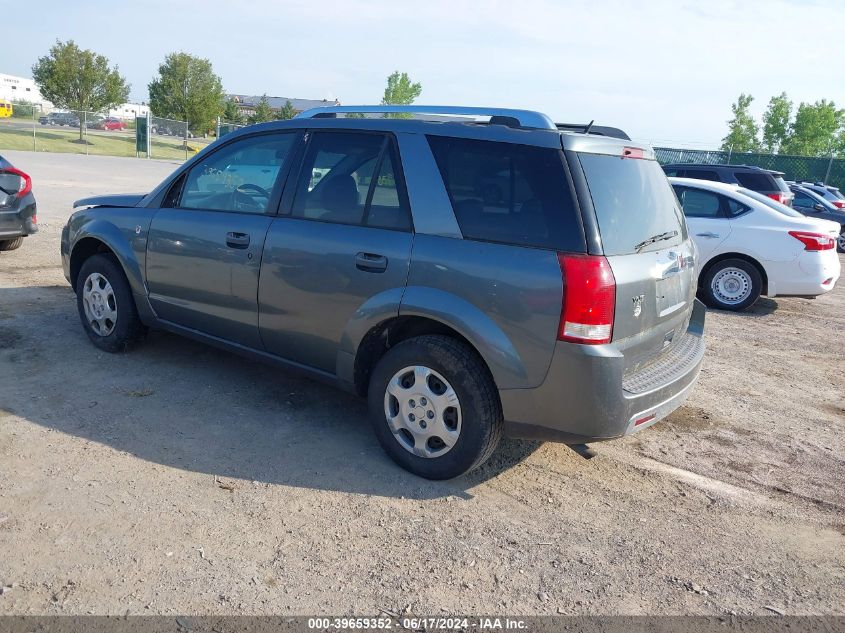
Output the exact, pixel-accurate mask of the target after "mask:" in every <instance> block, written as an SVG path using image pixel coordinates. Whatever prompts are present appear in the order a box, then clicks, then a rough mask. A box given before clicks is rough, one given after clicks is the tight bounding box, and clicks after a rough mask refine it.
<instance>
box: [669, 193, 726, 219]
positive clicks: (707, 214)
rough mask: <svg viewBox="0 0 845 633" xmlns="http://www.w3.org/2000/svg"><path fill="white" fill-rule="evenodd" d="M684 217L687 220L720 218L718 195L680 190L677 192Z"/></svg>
mask: <svg viewBox="0 0 845 633" xmlns="http://www.w3.org/2000/svg"><path fill="white" fill-rule="evenodd" d="M678 197H679V198H680V199H681V205H682V208H683V210H684V215H685V216H687V217H688V218H720V217H722V212H721V203H720V200H719V195H718V194H715V193H712V192H710V191H702V190H701V189H682V190H681V191H680V192H679V196H678Z"/></svg>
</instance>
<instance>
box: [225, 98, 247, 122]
mask: <svg viewBox="0 0 845 633" xmlns="http://www.w3.org/2000/svg"><path fill="white" fill-rule="evenodd" d="M222 117H223V120H224V121H226V122H227V123H237V124H241V123H243V121H244V115H243V114H242V113H241V109H240V108H239V107H238V104H237V103H235V101H233V100H232V99H226V100H225V101H224V102H223V115H222Z"/></svg>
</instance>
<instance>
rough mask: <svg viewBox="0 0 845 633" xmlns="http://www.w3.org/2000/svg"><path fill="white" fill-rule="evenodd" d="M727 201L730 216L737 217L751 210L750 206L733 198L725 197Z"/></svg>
mask: <svg viewBox="0 0 845 633" xmlns="http://www.w3.org/2000/svg"><path fill="white" fill-rule="evenodd" d="M725 201H726V202H727V210H728V217H731V218H736V217H739V216H741V215H742V214H743V213H748V212H749V211H751V208H750V207H748V206H746V205H744V204H742V203H741V202H739V201H738V200H734V199H733V198H725Z"/></svg>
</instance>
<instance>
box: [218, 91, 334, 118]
mask: <svg viewBox="0 0 845 633" xmlns="http://www.w3.org/2000/svg"><path fill="white" fill-rule="evenodd" d="M226 98H227V99H229V100H230V101H234V102H235V103H236V104H237V106H238V110H240V111H241V114H243V115H244V116H252V115H253V114H255V108H256V107H257V106H258V104H259V102H260V101H261V99H262V98H263V95H235V94H227V95H226ZM288 101H290V103H291V105H292V106H293V109H294V110H296V112H297V113H299V112H302V111H304V110H309V109H311V108H320V107H325V106H339V105H340V101H338V100H337V99H332V100H329V99H296V98H294V97H267V103H268V104H269V105H270V109H271V110H275V111H276V112H278V111H279V110H281V109H282V108H284V107H285V103H287V102H288Z"/></svg>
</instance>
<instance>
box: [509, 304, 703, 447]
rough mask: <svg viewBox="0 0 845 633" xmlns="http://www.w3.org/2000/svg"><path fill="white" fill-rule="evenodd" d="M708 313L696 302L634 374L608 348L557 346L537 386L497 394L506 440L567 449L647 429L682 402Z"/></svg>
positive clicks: (694, 372)
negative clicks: (680, 329)
mask: <svg viewBox="0 0 845 633" xmlns="http://www.w3.org/2000/svg"><path fill="white" fill-rule="evenodd" d="M705 313H706V309H705V308H704V305H703V304H702V303H701V302H699V301H697V300H696V302H695V306H694V308H693V313H692V316H691V319H690V324H689V328H688V329H687V332H686V333H685V335H684V336H683V337H682V340H681V341H679V342H678V344H677V345H676V346H675V348H673V350H672V351H670V352H669V353H668V354H667V355H666V356H665V357H664V358H661V359H660V360H659V361H658V362H656V363H654V364H652V365H650V366H648V367H647V368H645V369H643V370H641V371H639V372H637V373H635V374H631V375H625V374H624V365H625V358H624V356H623V355H622V354H621V353H620V352H619V350H618V349H616V347H615V346H613V345H612V344H611V345H596V346H590V345H571V344H567V343H558V344H557V347H556V349H555V353H554V357H553V359H552V363H551V366H550V367H549V372H548V374H547V376H546V379H545V381H544V382H543V384H542V385H540V386H539V387H537V388H536V389H506V390H501V391H500V392H499V395H500V397H501V400H502V407H503V411H504V416H505V420H506V422H505V432H506V434H507V435H509V436H511V437H518V438H526V439H540V440H549V441H556V442H564V443H568V444H574V443H583V442H596V441H601V440H609V439H613V438H617V437H620V436H623V435H627V434H630V433H633V432H635V431H639V430H641V429H644V428H647V427H649V426H651V425H652V424H654V423H655V422H657V421H658V420H660V419H662V418H664V417H666V416H667V415H669V414H670V413H671V412H672V411H674V410H675V409H677V408H678V407H679V406H681V404H683V402H684V400H686V398H687V396H688V395H689V393H690V391H691V390H692V387H693V385H694V384H695V382H696V380H697V379H698V375H699V372H700V371H701V363H702V360H703V358H704V340H703V335H704V320H705Z"/></svg>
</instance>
